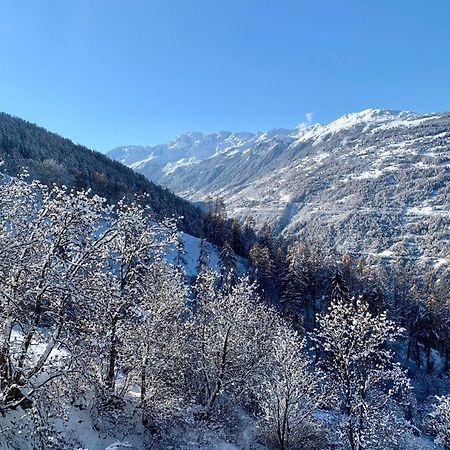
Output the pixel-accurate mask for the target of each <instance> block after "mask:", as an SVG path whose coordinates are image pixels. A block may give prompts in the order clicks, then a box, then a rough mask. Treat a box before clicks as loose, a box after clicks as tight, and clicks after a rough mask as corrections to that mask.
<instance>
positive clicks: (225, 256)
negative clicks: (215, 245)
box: [219, 241, 237, 290]
mask: <svg viewBox="0 0 450 450" xmlns="http://www.w3.org/2000/svg"><path fill="white" fill-rule="evenodd" d="M219 261H220V266H221V268H220V275H221V281H222V287H223V288H225V289H227V290H228V289H230V288H231V286H233V285H234V283H235V281H236V279H237V259H236V255H235V253H234V251H233V249H232V248H231V245H230V243H229V242H228V241H225V243H224V244H223V247H222V248H221V249H220V254H219Z"/></svg>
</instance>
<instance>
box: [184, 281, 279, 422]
mask: <svg viewBox="0 0 450 450" xmlns="http://www.w3.org/2000/svg"><path fill="white" fill-rule="evenodd" d="M196 290H197V293H196V300H197V304H196V309H195V312H194V314H193V316H192V318H191V320H190V321H189V323H188V324H187V326H188V328H189V331H190V338H189V342H190V344H191V346H192V349H191V357H192V367H193V369H192V372H193V374H194V375H195V377H194V380H193V382H194V385H195V386H194V390H195V391H196V397H197V399H198V400H197V401H198V403H199V411H198V414H197V417H198V418H200V419H204V420H206V419H209V418H210V417H211V415H212V414H213V412H214V411H215V410H216V407H217V405H218V404H220V403H221V402H222V403H223V399H224V398H227V399H228V401H231V399H232V398H235V399H237V398H239V397H240V396H241V395H243V394H244V393H245V392H246V391H247V390H248V389H249V387H250V386H251V384H252V380H253V379H254V377H256V376H257V375H258V374H259V373H260V371H261V370H263V367H264V362H265V361H266V360H267V355H268V352H267V351H266V350H267V349H266V345H267V342H269V337H270V333H271V323H272V319H271V315H270V313H269V311H268V309H267V308H266V307H265V306H263V305H262V304H261V303H260V302H258V301H257V299H256V296H255V292H254V286H253V285H251V284H249V283H248V280H246V279H245V278H244V279H241V280H239V281H238V282H237V284H236V285H235V286H234V287H233V288H232V289H231V291H230V292H228V293H227V292H224V291H222V290H219V289H218V288H217V283H216V278H215V274H214V273H212V272H204V273H203V274H202V282H201V283H200V284H198V285H197V286H196Z"/></svg>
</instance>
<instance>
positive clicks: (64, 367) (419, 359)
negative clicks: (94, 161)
mask: <svg viewBox="0 0 450 450" xmlns="http://www.w3.org/2000/svg"><path fill="white" fill-rule="evenodd" d="M29 178H30V177H29V175H28V174H27V173H26V172H22V174H21V175H20V176H18V177H4V179H3V181H2V183H1V184H0V220H1V224H0V248H1V250H2V258H0V324H1V330H0V412H1V417H0V437H1V439H0V442H1V445H0V447H1V446H3V447H2V448H8V449H9V448H11V449H13V448H18V449H22V448H24V449H28V448H30V449H47V448H48V449H73V448H90V449H92V448H102V449H103V448H108V449H113V448H114V449H119V448H154V449H169V448H172V449H191V448H192V449H193V448H205V449H208V448H224V449H230V448H232V449H234V448H242V449H244V448H248V449H251V448H252V449H281V450H287V449H351V450H362V449H417V448H419V449H420V448H423V449H432V448H435V449H447V448H450V379H449V368H450V366H449V320H450V309H449V306H450V305H449V298H450V297H449V271H448V270H444V269H443V270H441V271H440V272H433V273H428V272H426V273H421V272H420V271H419V270H418V266H416V265H414V264H413V263H412V262H411V261H410V260H407V261H406V262H401V261H399V262H398V263H397V264H396V265H391V266H390V265H386V266H382V265H380V266H377V267H374V266H373V265H370V264H368V263H367V262H366V261H365V260H364V259H362V258H361V257H359V258H356V257H355V256H353V255H350V254H344V255H337V254H335V253H333V251H332V249H326V248H322V247H321V245H320V242H302V241H293V242H291V241H286V240H283V239H282V238H280V237H277V236H276V235H274V233H273V232H272V230H271V229H270V227H269V226H263V227H262V229H261V230H259V231H258V232H255V231H253V228H252V227H251V220H250V219H249V220H248V221H247V223H244V224H241V223H238V222H236V221H229V220H228V219H227V218H226V214H225V210H224V208H223V206H222V205H221V202H220V201H219V200H215V201H213V200H211V201H210V202H209V203H208V207H207V209H206V216H207V219H206V221H205V223H206V224H208V225H207V226H205V229H204V231H203V233H204V236H205V237H207V238H208V239H210V240H211V241H212V242H213V243H215V244H217V245H218V247H219V252H220V263H221V269H220V272H215V271H213V270H211V268H210V265H209V263H208V260H209V255H208V253H207V251H206V250H205V247H204V246H203V243H204V240H203V239H202V240H200V241H199V245H200V247H201V248H200V257H199V259H198V261H197V275H196V276H195V277H194V278H193V279H190V278H188V277H187V276H186V275H185V273H184V270H183V264H182V261H183V244H182V241H181V240H180V234H179V232H178V230H177V226H176V222H177V221H176V219H175V218H174V219H167V218H165V219H164V218H162V217H161V216H159V215H155V213H154V212H153V211H152V208H151V207H150V206H149V204H148V201H146V195H145V194H143V193H141V195H138V196H136V197H135V198H134V199H132V198H125V199H123V200H118V201H117V202H115V204H113V203H111V202H107V201H106V200H105V199H104V198H102V197H101V196H99V195H97V194H95V193H93V192H92V191H90V190H89V189H87V190H83V189H80V188H78V187H77V188H75V187H73V188H66V187H60V186H57V185H56V184H55V185H53V186H47V185H46V184H44V183H41V182H39V181H37V180H33V181H31V182H30V180H29ZM32 178H33V177H32ZM169 248H176V249H177V251H178V252H179V258H178V259H177V261H178V264H169V263H168V262H167V260H166V258H165V255H166V252H167V251H168V249H169ZM237 254H240V255H243V256H246V260H247V261H248V262H247V271H246V273H245V274H239V273H238V270H237Z"/></svg>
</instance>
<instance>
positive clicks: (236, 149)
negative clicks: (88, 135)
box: [112, 109, 450, 265]
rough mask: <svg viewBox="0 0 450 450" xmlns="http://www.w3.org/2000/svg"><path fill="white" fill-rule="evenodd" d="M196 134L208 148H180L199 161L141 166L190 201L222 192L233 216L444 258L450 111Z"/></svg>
mask: <svg viewBox="0 0 450 450" xmlns="http://www.w3.org/2000/svg"><path fill="white" fill-rule="evenodd" d="M219 134H220V133H218V134H217V135H219ZM217 135H216V136H217ZM196 136H197V138H198V142H199V143H198V144H196V145H198V146H200V147H201V148H202V153H200V154H199V156H198V157H197V156H196V155H195V151H196V150H195V148H194V147H191V148H190V149H189V151H188V150H186V149H185V150H184V151H185V153H186V154H189V155H190V157H191V158H195V162H196V163H195V164H185V165H183V164H182V162H181V163H180V162H179V161H178V163H176V164H178V165H177V167H175V166H173V165H172V166H171V167H172V169H173V170H170V171H169V170H167V167H166V170H165V172H164V171H160V172H159V173H158V174H156V175H154V176H155V178H153V175H152V173H154V172H152V170H150V169H149V166H148V165H147V163H143V162H142V161H141V162H140V163H139V165H138V166H135V169H136V170H138V171H140V172H142V173H144V174H146V175H147V176H149V177H150V178H152V179H154V180H156V181H158V182H159V183H161V184H163V185H165V186H167V187H169V188H170V189H171V190H173V191H174V192H176V193H178V194H180V195H182V196H184V197H186V198H188V199H190V200H195V201H199V200H202V199H204V198H205V197H206V196H208V195H220V196H222V197H223V198H224V199H225V201H226V204H227V210H228V213H229V215H232V216H237V217H240V218H244V217H246V216H249V215H251V216H252V217H253V218H254V219H255V220H256V223H257V224H258V225H261V224H262V223H263V222H264V221H267V222H269V223H270V224H272V225H273V226H274V228H275V229H276V230H277V231H279V232H282V233H284V234H286V235H299V234H301V235H303V236H304V237H305V238H314V239H315V240H319V241H320V242H322V243H324V244H327V245H328V246H330V247H338V248H339V249H340V250H343V251H346V250H348V251H352V252H354V253H365V254H369V255H374V256H378V257H391V258H395V257H397V256H401V257H402V258H412V259H417V258H421V261H423V262H427V263H432V264H438V265H439V264H440V265H446V264H448V259H449V255H450V225H449V224H450V213H449V203H450V183H449V174H450V172H449V169H450V151H449V149H450V113H438V114H426V115H419V114H415V113H411V112H404V111H403V112H402V111H391V110H381V109H368V110H365V111H361V112H358V113H353V114H346V115H344V116H342V117H341V118H339V119H337V120H336V121H334V122H331V123H329V124H325V125H321V124H315V125H312V126H308V127H305V126H301V127H298V128H296V129H293V130H281V131H280V130H274V131H272V132H270V133H259V134H258V135H254V136H253V137H251V138H249V139H248V140H247V141H245V142H242V143H241V145H234V144H233V145H230V146H229V147H226V145H227V142H226V139H225V140H223V139H222V141H221V146H220V150H219V151H216V147H214V146H212V147H210V148H209V151H206V150H205V148H206V147H208V145H209V144H208V142H209V139H210V138H208V139H206V137H205V136H204V135H196ZM183 142H186V141H185V140H183ZM200 142H201V145H200ZM172 145H173V144H172ZM214 145H216V144H214ZM213 147H214V148H213ZM130 153H133V152H131V151H130ZM205 155H209V156H208V157H207V158H205ZM112 156H114V155H112ZM141 156H142V155H140V156H139V157H141ZM125 162H126V161H125ZM171 164H175V163H171Z"/></svg>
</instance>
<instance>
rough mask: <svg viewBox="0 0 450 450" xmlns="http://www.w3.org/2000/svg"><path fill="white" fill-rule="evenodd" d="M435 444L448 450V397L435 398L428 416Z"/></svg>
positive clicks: (449, 429)
mask: <svg viewBox="0 0 450 450" xmlns="http://www.w3.org/2000/svg"><path fill="white" fill-rule="evenodd" d="M429 421H430V425H431V428H432V429H433V432H434V434H435V439H434V441H435V443H436V444H437V445H440V446H441V447H443V448H445V449H449V448H450V396H447V397H444V396H442V397H436V404H435V405H434V407H433V410H432V411H431V413H430V415H429Z"/></svg>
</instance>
